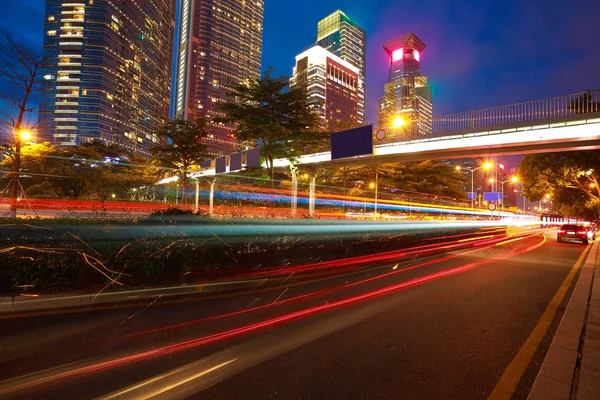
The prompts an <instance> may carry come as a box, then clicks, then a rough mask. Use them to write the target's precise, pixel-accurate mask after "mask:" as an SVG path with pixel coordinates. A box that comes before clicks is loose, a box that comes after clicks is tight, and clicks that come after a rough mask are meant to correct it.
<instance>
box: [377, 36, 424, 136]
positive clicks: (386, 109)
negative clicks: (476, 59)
mask: <svg viewBox="0 0 600 400" xmlns="http://www.w3.org/2000/svg"><path fill="white" fill-rule="evenodd" d="M425 47H427V45H426V44H425V42H423V41H422V40H421V39H420V38H419V37H418V36H417V35H415V34H414V33H413V32H409V33H406V34H404V35H402V36H399V37H397V38H395V39H393V40H390V41H389V42H387V43H385V44H384V45H383V48H384V49H385V51H386V52H387V54H388V57H389V59H390V72H389V83H387V84H386V85H385V88H384V96H383V97H382V98H380V99H379V126H380V127H381V128H386V127H391V126H392V125H400V123H398V124H394V120H397V119H398V117H399V118H400V119H401V121H402V122H401V123H402V125H403V126H402V127H401V130H400V131H399V132H398V131H397V130H395V129H392V130H391V132H390V133H391V134H390V135H388V136H387V137H388V138H390V137H394V136H397V135H399V134H402V133H404V134H407V135H426V134H430V133H431V132H432V104H431V87H430V86H428V85H427V77H425V76H421V53H422V51H423V50H424V49H425Z"/></svg>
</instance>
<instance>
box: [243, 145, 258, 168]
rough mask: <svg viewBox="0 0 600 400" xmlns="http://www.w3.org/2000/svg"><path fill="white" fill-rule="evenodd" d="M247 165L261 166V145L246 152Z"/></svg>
mask: <svg viewBox="0 0 600 400" xmlns="http://www.w3.org/2000/svg"><path fill="white" fill-rule="evenodd" d="M246 167H260V147H257V148H255V149H250V150H248V151H247V152H246Z"/></svg>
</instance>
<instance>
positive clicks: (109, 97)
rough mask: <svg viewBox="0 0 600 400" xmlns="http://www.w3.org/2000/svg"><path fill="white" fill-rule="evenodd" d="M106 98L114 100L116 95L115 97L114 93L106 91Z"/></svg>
mask: <svg viewBox="0 0 600 400" xmlns="http://www.w3.org/2000/svg"><path fill="white" fill-rule="evenodd" d="M106 98H107V99H109V100H111V101H112V99H113V98H114V97H113V95H112V94H108V93H106Z"/></svg>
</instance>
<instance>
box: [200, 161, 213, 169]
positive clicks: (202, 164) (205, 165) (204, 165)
mask: <svg viewBox="0 0 600 400" xmlns="http://www.w3.org/2000/svg"><path fill="white" fill-rule="evenodd" d="M211 165H212V160H202V161H200V168H210V167H211Z"/></svg>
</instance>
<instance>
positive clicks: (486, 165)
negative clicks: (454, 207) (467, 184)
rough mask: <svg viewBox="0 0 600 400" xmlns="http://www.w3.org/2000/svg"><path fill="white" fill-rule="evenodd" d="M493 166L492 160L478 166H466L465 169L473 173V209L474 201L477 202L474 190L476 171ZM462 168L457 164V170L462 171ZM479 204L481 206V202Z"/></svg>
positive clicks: (472, 206)
mask: <svg viewBox="0 0 600 400" xmlns="http://www.w3.org/2000/svg"><path fill="white" fill-rule="evenodd" d="M491 168H492V163H490V162H485V163H483V165H482V166H481V167H477V168H472V167H467V168H465V170H467V171H469V172H470V173H471V209H473V208H474V202H475V198H474V197H475V190H474V184H473V182H474V180H475V171H477V170H480V169H484V170H486V171H487V170H489V169H491ZM461 169H462V168H461V167H460V166H457V168H456V170H457V171H460V170H461ZM479 205H480V206H481V203H479Z"/></svg>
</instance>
